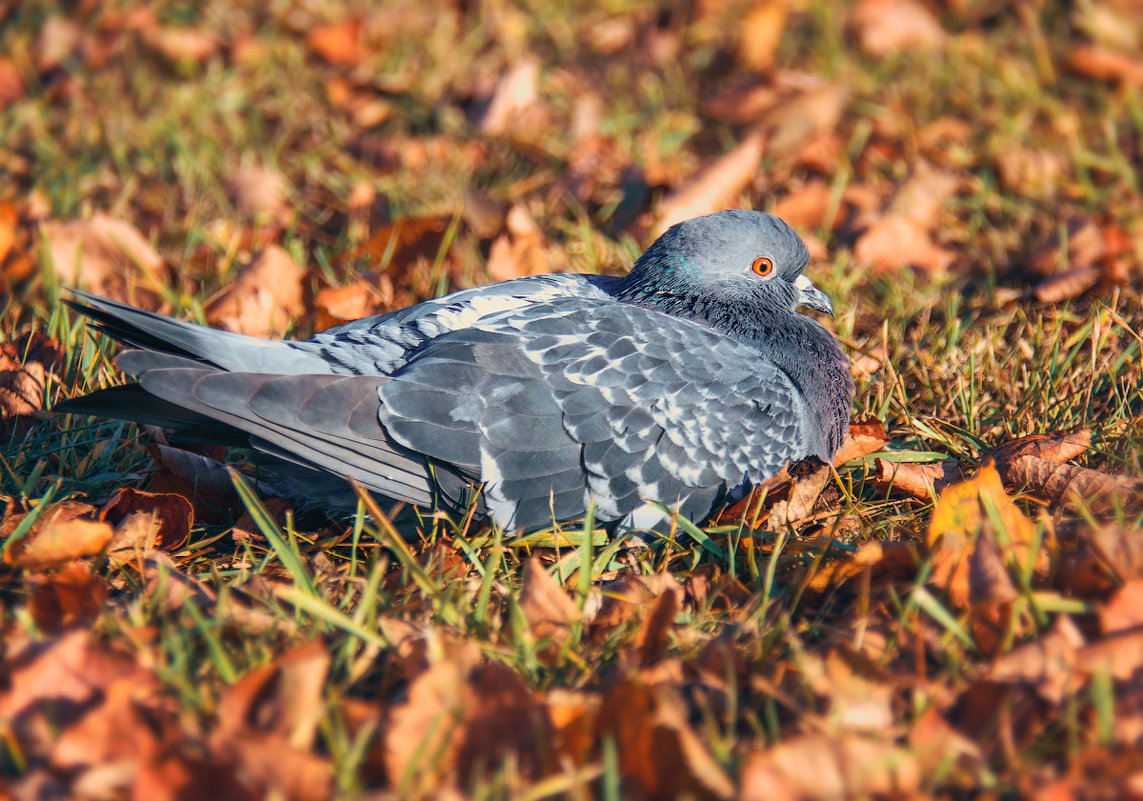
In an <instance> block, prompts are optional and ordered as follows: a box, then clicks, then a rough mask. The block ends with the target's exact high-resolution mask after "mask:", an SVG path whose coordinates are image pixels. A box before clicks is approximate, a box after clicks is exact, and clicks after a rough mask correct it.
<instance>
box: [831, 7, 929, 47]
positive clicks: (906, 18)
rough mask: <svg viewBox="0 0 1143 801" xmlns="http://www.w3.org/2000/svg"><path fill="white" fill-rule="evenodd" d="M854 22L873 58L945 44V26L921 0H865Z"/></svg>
mask: <svg viewBox="0 0 1143 801" xmlns="http://www.w3.org/2000/svg"><path fill="white" fill-rule="evenodd" d="M853 23H854V26H855V27H856V28H857V36H858V41H859V42H860V44H861V49H862V50H864V51H865V52H866V53H868V54H869V55H871V56H888V55H891V54H893V53H897V52H900V51H902V50H918V49H924V50H934V49H936V48H939V47H941V46H942V45H943V44H944V41H945V32H944V30H943V29H942V28H941V24H940V23H939V22H938V21H937V19H936V17H934V16H933V13H932V12H931V11H929V9H928V8H926V7H925V6H924V5H922V4H921V3H920V2H918V0H861V1H860V2H859V3H858V4H857V8H856V9H855V10H854V15H853Z"/></svg>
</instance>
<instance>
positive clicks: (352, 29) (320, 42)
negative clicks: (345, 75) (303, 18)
mask: <svg viewBox="0 0 1143 801" xmlns="http://www.w3.org/2000/svg"><path fill="white" fill-rule="evenodd" d="M361 27H362V26H361V18H360V17H350V18H349V19H345V20H342V21H341V22H334V23H331V24H329V25H319V26H317V27H316V28H312V29H311V30H310V31H309V32H308V33H306V44H307V45H309V48H310V49H311V50H313V51H314V52H315V53H317V54H318V56H320V57H321V58H323V59H325V60H326V61H328V62H329V63H330V64H344V65H346V66H350V67H355V66H357V65H358V64H360V63H361V61H362V59H363V58H364V56H365V49H364V48H363V47H362V42H361Z"/></svg>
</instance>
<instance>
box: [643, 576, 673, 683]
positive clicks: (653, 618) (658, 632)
mask: <svg viewBox="0 0 1143 801" xmlns="http://www.w3.org/2000/svg"><path fill="white" fill-rule="evenodd" d="M660 576H661V579H660V582H659V585H658V586H659V587H660V588H661V589H660V590H659V591H658V592H657V593H656V596H657V597H656V598H655V600H654V602H653V603H652V604H651V605H650V607H649V608H648V611H647V614H646V617H645V618H644V619H643V624H642V625H641V626H640V627H639V632H638V634H637V635H636V636H635V650H636V652H637V653H638V664H639V665H640V666H648V665H652V664H654V663H655V662H658V661H659V660H660V659H662V658H663V656H664V655H665V654H666V652H667V634H668V632H669V631H670V630H671V627H672V626H673V625H674V624H675V616H676V615H677V614H678V613H679V606H680V602H681V600H682V594H683V592H682V588H681V587H680V586H679V585H678V583H677V582H676V581H675V579H674V577H673V576H670V575H669V574H666V573H662V574H660ZM647 586H648V588H649V589H651V591H652V592H655V587H653V586H652V585H651V584H649V583H648V584H647Z"/></svg>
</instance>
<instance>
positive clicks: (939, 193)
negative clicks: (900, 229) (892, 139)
mask: <svg viewBox="0 0 1143 801" xmlns="http://www.w3.org/2000/svg"><path fill="white" fill-rule="evenodd" d="M961 183H962V179H961V176H960V175H959V174H957V173H955V172H952V171H951V170H944V169H940V168H938V167H934V166H933V165H932V164H930V163H929V162H927V161H918V162H916V163H915V164H914V165H913V169H912V173H911V174H910V176H909V179H908V180H907V181H905V183H903V184H902V185H901V187H900V188H899V189H898V190H897V191H896V192H895V193H894V194H893V200H892V201H890V203H889V207H888V208H887V209H886V212H885V213H886V215H887V216H890V217H904V218H905V219H909V220H915V221H916V222H918V223H920V224H921V225H923V226H924V227H925V228H927V229H929V230H932V229H934V228H935V227H936V226H937V224H938V223H939V222H940V216H941V212H943V211H944V209H945V207H946V206H947V205H948V201H949V199H950V198H951V197H952V196H953V195H954V194H956V191H957V190H958V189H960V186H961Z"/></svg>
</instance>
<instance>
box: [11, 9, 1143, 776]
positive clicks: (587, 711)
mask: <svg viewBox="0 0 1143 801" xmlns="http://www.w3.org/2000/svg"><path fill="white" fill-rule="evenodd" d="M1141 86H1143V15H1141V14H1140V11H1139V9H1138V4H1137V3H1133V2H1130V0H1094V1H1093V2H1086V3H1079V4H1076V5H1075V7H1070V6H1063V5H1060V4H1054V3H1036V2H1026V3H1011V4H1009V3H1005V2H982V1H980V0H956V1H955V2H954V1H953V0H949V1H948V2H944V3H937V2H933V3H924V2H921V1H920V0H862V2H858V3H856V4H850V3H841V2H829V1H828V0H820V1H819V0H789V2H787V1H786V0H767V2H763V3H744V2H735V1H734V0H701V1H700V2H696V3H693V4H689V3H673V4H672V3H669V2H668V3H663V4H659V5H653V4H649V3H648V4H641V3H634V2H627V1H626V0H616V2H609V3H604V4H600V5H599V6H590V5H587V4H571V3H558V4H552V3H529V2H523V3H520V4H512V3H509V2H501V1H500V0H490V2H482V3H470V4H460V3H458V4H451V3H437V4H428V3H424V2H420V1H419V0H417V1H416V2H413V1H410V2H407V3H406V2H400V0H397V1H396V2H392V3H385V4H384V6H383V7H382V8H380V9H378V10H369V9H351V8H344V7H340V6H338V5H336V4H332V5H331V4H324V3H323V4H316V3H314V4H307V3H271V4H238V3H208V4H206V5H205V6H204V7H201V8H200V7H199V6H198V5H197V4H189V3H188V4H183V3H169V4H166V3H160V4H158V5H155V6H148V5H143V4H129V3H113V4H98V3H79V4H76V5H55V4H52V3H30V4H0V302H2V303H3V313H2V317H0V342H2V343H3V344H2V348H3V351H2V353H0V412H2V414H3V421H2V427H3V432H2V433H3V440H2V443H0V444H2V445H3V451H2V454H0V455H2V461H0V493H2V494H3V496H4V500H5V502H6V506H7V508H6V512H5V517H4V519H3V523H2V527H0V541H2V542H3V545H2V548H3V552H2V553H3V557H2V563H0V627H2V628H3V636H2V637H0V798H6V797H12V798H16V799H25V798H27V799H31V798H55V797H85V798H86V797H90V798H101V799H103V798H120V797H135V798H215V799H218V798H231V797H235V798H259V797H274V798H287V799H320V798H326V797H329V796H331V795H338V796H343V797H357V796H362V795H368V796H370V797H376V798H413V797H436V798H462V797H471V798H513V799H541V798H548V797H569V798H602V799H618V798H673V797H691V798H730V797H739V798H744V799H755V798H758V799H761V798H840V797H845V796H864V797H898V796H900V797H904V796H908V797H910V798H927V797H968V796H976V795H984V796H987V797H996V798H1011V797H1017V796H1025V795H1034V796H1036V797H1040V798H1045V799H1047V798H1053V799H1055V798H1061V799H1062V798H1112V797H1128V796H1134V797H1139V796H1143V770H1141V769H1140V765H1141V764H1143V715H1141V713H1140V709H1143V612H1141V611H1140V610H1143V528H1141V524H1140V514H1141V506H1143V503H1141V501H1140V495H1141V493H1140V482H1139V477H1140V476H1143V448H1141V442H1143V366H1141V365H1143V357H1141V346H1143V340H1141V339H1140V334H1141V332H1143V306H1141V303H1140V289H1141V286H1143V267H1141V262H1143V196H1141V193H1140V186H1139V180H1140V179H1139V176H1140V164H1141V163H1143V102H1141V96H1143V92H1141V89H1140V87H1141ZM739 206H740V207H752V208H761V209H767V210H771V211H775V212H776V213H779V214H781V215H782V216H784V217H785V218H786V219H787V220H788V221H790V222H791V224H793V225H794V226H795V227H796V228H797V229H798V230H799V231H800V232H802V233H803V234H804V235H805V237H806V239H807V241H809V242H810V244H811V247H812V250H813V253H814V261H813V264H812V266H811V268H810V273H811V275H812V277H813V279H814V280H815V282H816V283H817V284H818V285H819V286H820V287H822V288H823V289H825V290H826V291H827V292H828V293H829V294H830V295H831V297H832V298H833V299H834V304H835V306H836V307H837V310H838V314H837V317H836V318H835V319H834V320H833V321H832V326H833V328H834V330H835V331H836V333H837V335H838V336H839V338H841V339H842V341H843V342H844V343H845V344H846V347H847V349H848V352H849V353H850V354H851V356H852V357H853V359H854V369H855V375H856V376H857V387H858V388H857V398H856V401H855V404H854V410H853V419H854V421H855V422H856V423H859V425H855V427H854V432H853V433H854V437H853V442H852V443H851V445H850V449H849V450H847V451H846V453H845V454H844V456H843V457H842V458H841V459H839V463H838V464H837V466H836V467H835V469H832V470H831V469H829V468H819V469H815V468H813V467H812V466H808V467H804V468H801V469H799V470H796V471H794V472H795V476H796V478H795V479H794V480H792V481H787V482H785V483H781V484H777V485H775V486H773V487H770V488H767V491H766V492H765V493H764V495H765V497H759V498H756V500H755V503H754V504H753V506H751V507H750V508H743V509H736V510H731V511H730V512H728V513H727V514H726V515H725V516H724V517H723V518H722V519H721V520H720V521H717V522H715V523H709V524H707V525H705V526H704V527H702V528H695V527H694V526H690V525H686V524H682V523H681V524H680V525H679V528H678V530H677V532H676V533H675V535H674V536H671V537H648V538H647V539H646V541H645V544H644V545H642V546H638V547H635V546H634V543H632V542H628V541H621V542H614V543H609V542H607V541H606V539H605V538H604V537H603V535H602V532H598V533H594V534H593V533H591V532H590V531H589V532H588V535H590V536H588V535H585V527H584V526H579V527H576V526H571V527H566V528H565V529H564V530H563V531H557V532H541V533H540V534H538V535H536V536H532V537H526V538H520V537H517V536H515V535H509V534H505V533H503V532H499V531H495V530H491V529H489V528H488V527H487V526H484V525H481V524H479V523H474V522H472V521H471V520H468V519H448V518H446V517H444V516H437V517H425V518H424V519H423V520H422V521H421V523H420V534H419V535H418V536H417V537H416V538H414V539H413V541H411V542H407V543H406V542H404V541H402V540H401V539H400V538H399V537H397V536H396V534H395V532H394V531H393V529H392V528H391V526H390V525H389V523H388V519H387V517H386V515H387V514H388V512H389V510H388V509H384V510H382V509H376V508H372V507H370V506H369V505H368V503H367V502H366V501H365V500H364V499H363V500H362V504H361V507H360V509H359V513H358V514H357V515H356V516H354V515H349V516H340V517H339V516H330V515H327V514H325V513H324V512H323V511H322V510H320V509H318V510H314V509H291V508H290V506H289V504H288V503H286V502H284V501H282V500H280V499H276V498H273V497H271V496H270V495H269V494H268V493H266V492H265V491H264V489H263V488H262V487H260V485H259V483H258V482H259V480H260V476H258V475H257V474H256V473H255V472H254V471H253V468H252V466H251V465H250V464H249V462H248V460H247V458H246V456H245V455H244V454H243V453H241V452H238V451H235V452H230V453H227V452H225V451H222V450H219V449H217V448H214V449H210V448H207V449H197V450H196V451H188V450H182V449H176V448H171V447H169V446H168V444H167V443H166V442H165V441H164V440H163V436H162V434H161V433H160V432H156V431H142V430H139V429H137V428H136V427H134V426H130V425H120V424H115V423H109V422H105V421H99V420H93V419H86V418H68V417H61V416H53V415H51V414H49V413H47V412H46V411H44V410H45V409H50V408H51V406H52V405H53V404H54V403H55V402H56V401H57V400H58V399H61V398H65V397H71V396H74V395H77V394H81V393H82V392H84V391H86V390H90V389H94V388H97V387H99V386H104V385H107V384H109V383H115V382H119V381H121V378H120V377H119V376H118V375H117V374H116V372H115V370H114V369H113V367H112V365H111V363H110V360H109V357H110V356H111V355H112V354H113V352H114V348H113V347H112V346H110V345H109V344H108V343H106V342H103V341H100V340H99V339H98V338H97V337H93V336H92V335H91V332H90V331H85V329H84V327H83V325H82V323H81V322H80V320H79V319H78V318H77V317H76V316H75V315H74V314H72V313H69V312H68V311H67V310H66V309H65V308H63V307H61V305H60V304H59V302H58V300H59V296H60V286H61V285H80V286H84V287H87V288H89V289H91V290H93V291H95V292H97V293H100V294H104V295H108V296H111V297H116V298H120V299H124V300H128V301H130V302H133V303H136V304H138V305H141V306H144V307H147V308H151V309H159V310H163V311H165V312H168V313H173V314H176V315H179V316H182V317H184V318H187V319H193V320H198V321H206V322H210V323H211V324H214V325H221V326H226V327H229V328H232V329H235V330H243V331H247V332H250V333H256V334H259V335H274V336H278V335H306V334H308V333H309V332H312V331H314V330H317V329H320V328H324V327H328V326H329V325H332V324H335V323H337V322H340V321H343V320H347V319H353V318H356V317H359V316H363V315H365V314H368V313H373V312H376V311H381V310H384V309H388V308H395V307H399V306H402V305H406V304H408V303H410V302H413V301H416V300H418V299H422V298H427V297H432V296H435V295H437V294H440V293H441V292H444V291H446V290H449V289H453V288H461V287H466V286H470V285H473V284H476V283H484V282H487V281H491V280H499V279H503V278H509V277H513V276H516V275H522V274H527V273H530V272H545V271H549V270H578V271H588V272H616V273H617V272H621V271H622V270H624V269H625V268H626V267H627V266H628V265H629V264H630V263H631V261H632V259H633V258H634V257H635V256H636V255H637V254H638V253H639V251H640V250H641V248H642V247H644V246H645V245H646V244H647V243H649V242H650V241H651V239H652V238H653V236H654V234H655V232H656V231H658V230H661V229H662V227H663V226H664V225H666V224H667V223H669V222H671V221H673V220H677V219H682V218H685V217H688V216H693V215H695V214H701V213H705V212H708V211H712V210H715V209H717V208H726V207H739ZM1035 434H1051V435H1052V436H1045V437H1040V438H1035V437H1033V438H1031V439H1026V438H1025V437H1028V435H1035ZM223 464H227V465H232V466H234V467H236V469H237V472H236V474H235V476H236V477H232V475H231V474H229V473H227V472H226V470H225V469H224V467H223V466H222V465H223ZM938 497H939V499H938Z"/></svg>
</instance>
